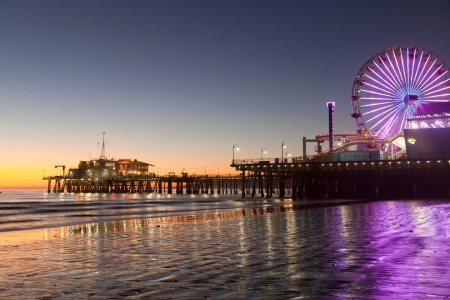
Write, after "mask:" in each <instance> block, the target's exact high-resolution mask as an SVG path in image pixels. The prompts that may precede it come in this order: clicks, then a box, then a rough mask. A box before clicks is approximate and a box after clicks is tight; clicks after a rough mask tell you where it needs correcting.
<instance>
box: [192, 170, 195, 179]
mask: <svg viewBox="0 0 450 300" xmlns="http://www.w3.org/2000/svg"><path fill="white" fill-rule="evenodd" d="M192 171H194V177H195V168H193V169H192Z"/></svg>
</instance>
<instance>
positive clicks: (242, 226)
mask: <svg viewBox="0 0 450 300" xmlns="http://www.w3.org/2000/svg"><path fill="white" fill-rule="evenodd" d="M0 214H1V215H0V220H1V221H0V231H2V233H0V255H1V257H2V260H1V261H0V298H1V299H17V298H19V299H36V298H39V299H56V298H60V299H90V298H92V299H174V298H177V299H200V298H202V299H204V298H212V299H253V298H258V299H260V298H263V299H274V298H278V299H279V298H282V299H290V298H292V299H387V298H390V299H428V298H430V299H450V286H449V283H448V282H449V279H450V260H449V257H450V202H448V201H444V200H429V201H413V200H411V201H378V202H365V201H339V202H335V201H327V202H323V201H311V202H304V201H292V200H291V199H284V200H280V199H260V198H254V199H252V198H246V199H241V198H240V197H239V196H230V195H228V196H227V195H225V196H222V195H221V196H217V195H207V196H206V195H203V196H202V195H196V196H188V195H183V196H168V195H147V194H134V195H101V194H47V193H46V192H45V191H43V190H28V191H27V190H3V193H2V194H0Z"/></svg>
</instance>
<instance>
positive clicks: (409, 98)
mask: <svg viewBox="0 0 450 300" xmlns="http://www.w3.org/2000/svg"><path fill="white" fill-rule="evenodd" d="M404 100H405V104H406V105H408V104H411V103H412V102H414V101H417V100H418V97H417V95H406V96H405V99H404Z"/></svg>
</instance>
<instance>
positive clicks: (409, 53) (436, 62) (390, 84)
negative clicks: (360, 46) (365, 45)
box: [352, 46, 450, 138]
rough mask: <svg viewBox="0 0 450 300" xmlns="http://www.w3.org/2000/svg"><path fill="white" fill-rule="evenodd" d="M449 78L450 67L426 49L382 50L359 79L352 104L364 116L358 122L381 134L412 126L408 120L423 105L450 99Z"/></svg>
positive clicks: (367, 128)
mask: <svg viewBox="0 0 450 300" xmlns="http://www.w3.org/2000/svg"><path fill="white" fill-rule="evenodd" d="M419 53H420V55H419ZM391 57H392V58H393V60H394V61H393V60H392V59H391ZM363 82H364V87H363V88H361V86H362V84H363ZM449 82H450V72H449V70H448V67H447V66H446V65H445V64H444V63H443V62H442V61H441V60H440V59H439V58H438V57H436V56H435V55H434V54H432V53H431V52H429V51H427V50H425V49H422V48H418V47H408V46H399V47H393V48H390V49H388V50H386V51H383V52H380V53H379V54H377V55H376V56H374V57H373V58H372V59H370V60H369V61H368V62H367V63H366V65H365V66H364V68H362V69H361V71H360V73H359V74H358V75H357V78H356V79H355V84H356V85H355V86H354V89H353V94H352V96H353V98H354V100H352V106H353V112H354V113H358V114H359V116H360V117H359V118H358V119H357V120H356V122H357V123H358V126H360V129H361V130H366V131H369V133H370V134H371V135H373V134H376V135H377V137H378V138H384V137H386V136H388V135H392V134H393V133H395V132H399V133H400V132H401V131H402V130H403V129H404V128H405V127H406V126H410V125H408V124H407V122H406V120H407V119H410V118H412V117H414V115H415V113H416V110H417V108H418V107H419V105H421V104H423V103H437V102H450V93H449V92H448V88H449V87H450V84H448V83H449ZM447 85H448V86H449V87H447ZM436 124H437V125H438V126H443V125H442V124H440V123H436ZM430 126H431V125H430ZM411 127H416V128H417V127H418V125H417V124H416V125H414V124H412V125H411Z"/></svg>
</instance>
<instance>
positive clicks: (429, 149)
mask: <svg viewBox="0 0 450 300" xmlns="http://www.w3.org/2000/svg"><path fill="white" fill-rule="evenodd" d="M350 100H351V108H352V111H351V117H352V118H353V119H354V120H355V121H356V125H357V129H356V130H355V131H352V132H335V131H334V109H335V103H334V102H328V103H327V108H328V116H329V124H328V125H329V126H328V129H329V131H328V132H327V133H322V134H316V135H315V137H314V139H307V138H306V137H303V155H302V156H292V157H291V156H287V157H284V156H283V154H284V147H285V146H286V144H285V142H284V141H283V143H282V144H281V150H282V151H281V152H282V155H281V159H280V158H263V156H262V153H263V150H265V148H263V149H261V158H257V159H235V158H234V151H235V148H237V150H239V146H238V145H237V144H234V145H233V160H232V162H231V167H234V168H235V169H236V170H237V171H239V172H241V174H240V175H238V176H229V177H227V176H225V177H222V176H219V175H217V177H214V178H212V177H208V176H206V174H205V176H195V174H194V176H188V174H187V173H182V174H181V176H179V177H178V176H162V177H161V176H159V175H158V176H155V174H149V173H146V172H145V171H146V169H144V172H143V173H139V172H138V171H137V170H134V172H130V171H128V172H127V171H125V172H123V171H120V172H119V174H118V173H116V172H117V170H122V169H120V167H121V166H119V165H120V163H118V162H116V161H114V162H113V161H109V160H107V159H106V156H105V155H104V142H103V149H102V155H101V157H100V159H98V162H99V163H103V162H104V163H105V164H106V163H111V170H112V171H111V172H109V173H108V172H104V171H103V173H101V172H96V171H97V170H96V169H95V167H96V165H95V164H96V162H97V161H93V162H92V164H93V166H91V162H89V164H90V165H89V168H91V169H89V170H86V172H84V169H88V168H87V167H86V168H81V167H79V168H78V171H76V170H75V169H71V170H69V171H70V172H72V173H70V172H69V174H74V175H75V176H73V175H71V176H72V177H70V176H69V175H67V176H64V174H63V173H64V172H61V173H62V174H63V176H56V177H51V178H50V177H49V178H44V179H46V180H48V191H49V192H50V191H51V182H52V180H53V181H54V182H55V187H54V189H53V191H54V192H61V191H64V189H66V190H67V191H75V192H104V193H111V192H114V193H120V192H124V193H128V192H149V193H150V192H158V193H161V192H162V191H163V190H165V187H166V186H167V189H168V193H172V184H175V182H176V186H177V187H176V192H177V194H182V193H183V192H185V193H208V190H209V191H210V192H211V193H214V190H216V192H217V193H219V194H220V193H222V194H223V193H228V191H230V193H235V194H236V193H238V190H239V191H241V193H242V196H243V197H245V195H246V194H251V196H255V195H256V194H259V195H260V196H262V197H272V195H273V194H274V193H275V194H278V196H279V197H284V196H285V195H286V194H290V195H291V196H292V197H293V198H303V199H305V198H316V199H317V198H335V199H336V198H345V199H400V198H408V199H413V198H414V199H415V198H430V197H449V196H450V72H449V68H448V66H447V65H446V64H445V63H444V62H443V61H442V60H441V59H440V58H439V57H438V56H437V55H435V54H434V53H432V52H431V51H428V50H426V49H424V48H421V47H417V46H408V45H401V46H396V47H391V48H388V49H385V50H383V51H380V52H378V53H377V54H375V55H374V56H372V57H371V58H370V59H369V60H368V61H367V62H366V63H365V64H364V65H363V66H362V67H361V69H360V70H359V72H358V73H357V75H356V77H355V80H354V82H353V87H352V92H351V99H350ZM308 142H313V143H316V144H317V146H316V147H315V150H316V152H317V153H316V154H315V155H309V156H308V155H307V154H306V143H308ZM326 142H328V144H329V147H328V149H327V150H325V151H324V150H323V149H322V144H324V143H326ZM113 163H114V164H113ZM123 163H124V164H134V165H137V161H131V160H130V161H124V162H123ZM142 164H145V165H149V164H146V163H142ZM105 166H106V165H105ZM105 166H103V165H100V168H102V170H103V169H104V167H105ZM144 167H145V166H144ZM80 170H81V171H80ZM75 171H76V172H75ZM88 171H89V175H91V176H87V173H88ZM74 172H75V173H74ZM95 172H96V173H95ZM141 172H142V171H141ZM94 173H95V174H96V175H95V176H92V174H94ZM102 174H103V175H102ZM119 175H120V176H119Z"/></svg>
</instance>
